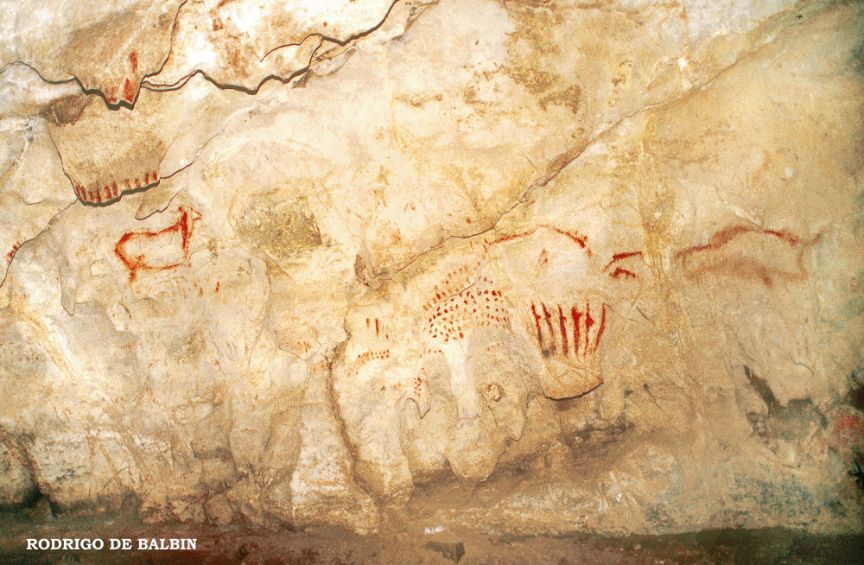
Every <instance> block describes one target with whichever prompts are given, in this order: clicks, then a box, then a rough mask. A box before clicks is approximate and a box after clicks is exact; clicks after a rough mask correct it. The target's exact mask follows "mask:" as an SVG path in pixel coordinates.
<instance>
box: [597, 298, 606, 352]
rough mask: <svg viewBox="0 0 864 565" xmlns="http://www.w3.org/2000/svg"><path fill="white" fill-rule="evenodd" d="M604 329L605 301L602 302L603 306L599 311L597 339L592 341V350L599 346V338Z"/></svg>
mask: <svg viewBox="0 0 864 565" xmlns="http://www.w3.org/2000/svg"><path fill="white" fill-rule="evenodd" d="M605 329H606V303H605V302H604V303H603V308H602V310H601V313H600V329H599V330H597V340H596V341H595V342H594V351H597V349H598V348H599V347H600V338H601V337H602V336H603V330H605Z"/></svg>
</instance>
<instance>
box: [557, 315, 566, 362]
mask: <svg viewBox="0 0 864 565" xmlns="http://www.w3.org/2000/svg"><path fill="white" fill-rule="evenodd" d="M558 328H559V329H560V330H561V342H562V345H561V346H562V347H563V348H564V355H565V356H566V355H567V349H568V347H567V316H565V315H564V312H563V311H562V310H561V305H560V304H559V305H558Z"/></svg>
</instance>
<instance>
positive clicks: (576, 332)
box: [570, 306, 582, 355]
mask: <svg viewBox="0 0 864 565" xmlns="http://www.w3.org/2000/svg"><path fill="white" fill-rule="evenodd" d="M570 316H571V317H572V318H573V355H579V334H580V331H579V320H580V319H581V318H582V312H580V311H579V310H577V309H576V307H575V306H573V307H572V308H570Z"/></svg>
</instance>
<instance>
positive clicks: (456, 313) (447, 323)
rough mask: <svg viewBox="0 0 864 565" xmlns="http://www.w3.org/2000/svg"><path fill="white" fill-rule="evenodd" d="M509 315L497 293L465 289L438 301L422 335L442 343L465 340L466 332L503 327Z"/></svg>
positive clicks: (499, 294) (500, 295) (494, 291)
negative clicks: (481, 328)
mask: <svg viewBox="0 0 864 565" xmlns="http://www.w3.org/2000/svg"><path fill="white" fill-rule="evenodd" d="M509 324H510V316H509V315H508V314H507V308H506V306H505V305H504V299H503V296H502V294H501V291H500V290H494V289H489V288H487V289H474V290H471V289H469V290H465V291H463V292H461V293H459V294H457V295H455V296H451V297H449V298H446V299H444V300H440V301H439V302H438V304H437V306H435V309H434V310H433V311H432V314H431V316H429V318H428V319H427V320H426V333H427V335H429V337H431V338H432V339H435V340H440V341H443V342H444V343H447V342H449V341H450V340H459V339H463V338H464V337H465V332H466V331H467V330H468V329H472V328H480V327H507V326H509Z"/></svg>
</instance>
